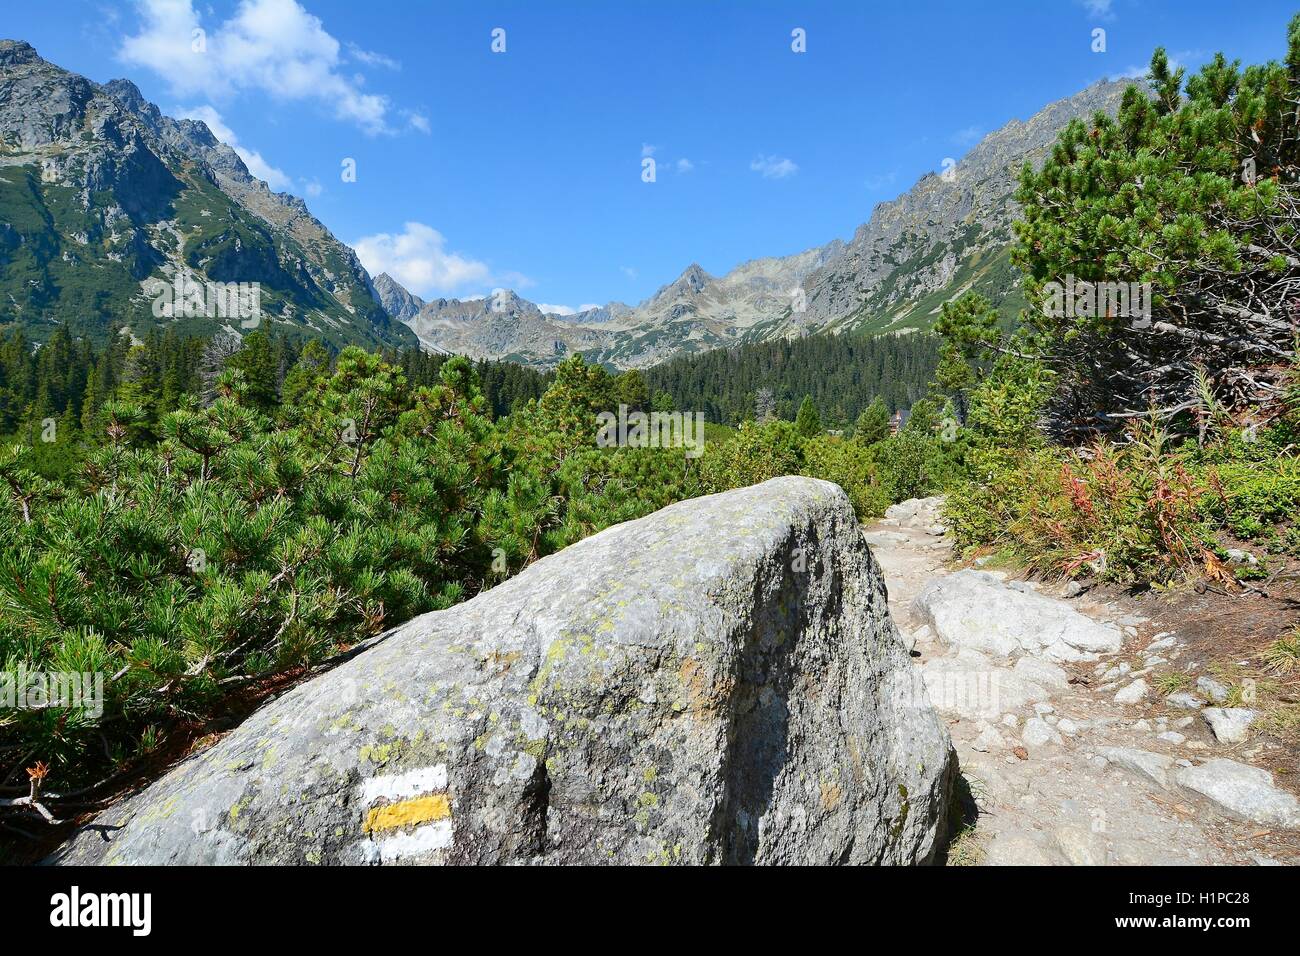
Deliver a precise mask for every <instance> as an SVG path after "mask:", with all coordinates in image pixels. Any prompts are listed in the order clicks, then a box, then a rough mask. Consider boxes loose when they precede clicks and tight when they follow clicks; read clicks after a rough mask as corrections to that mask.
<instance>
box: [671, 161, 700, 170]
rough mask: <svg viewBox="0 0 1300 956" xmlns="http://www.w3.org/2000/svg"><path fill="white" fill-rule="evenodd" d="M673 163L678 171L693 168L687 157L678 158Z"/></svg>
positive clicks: (693, 165)
mask: <svg viewBox="0 0 1300 956" xmlns="http://www.w3.org/2000/svg"><path fill="white" fill-rule="evenodd" d="M674 165H675V166H676V167H677V171H678V172H679V173H689V172H690V171H691V170H692V169H694V168H695V164H694V163H692V162H691V161H690V160H689V159H679V160H677V162H676V163H675V164H674Z"/></svg>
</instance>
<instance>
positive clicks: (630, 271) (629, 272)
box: [618, 266, 637, 279]
mask: <svg viewBox="0 0 1300 956" xmlns="http://www.w3.org/2000/svg"><path fill="white" fill-rule="evenodd" d="M618 271H619V272H621V273H623V275H625V276H627V277H628V278H629V279H635V278H636V277H637V271H636V269H634V268H633V267H632V266H619V267H618Z"/></svg>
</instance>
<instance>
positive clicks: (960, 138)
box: [952, 126, 984, 146]
mask: <svg viewBox="0 0 1300 956" xmlns="http://www.w3.org/2000/svg"><path fill="white" fill-rule="evenodd" d="M983 138H984V130H983V129H981V128H980V127H978V126H967V127H966V128H965V129H959V130H957V132H955V133H953V134H952V141H953V142H954V143H956V144H957V145H958V146H971V145H973V144H974V143H977V142H979V141H980V140H981V139H983Z"/></svg>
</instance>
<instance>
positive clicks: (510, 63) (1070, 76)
mask: <svg viewBox="0 0 1300 956" xmlns="http://www.w3.org/2000/svg"><path fill="white" fill-rule="evenodd" d="M1297 8H1300V5H1297V4H1295V3H1291V4H1288V3H1274V2H1268V0H1259V2H1255V3H1252V4H1251V5H1250V15H1249V16H1243V15H1242V13H1241V11H1240V10H1239V9H1238V5H1237V4H1235V3H1230V2H1225V0H996V2H992V0H990V2H971V0H910V2H906V3H893V2H889V3H885V2H871V0H855V2H850V0H841V2H815V0H813V2H810V0H804V2H762V0H752V2H710V0H693V2H687V0H657V2H655V3H653V4H647V3H634V2H631V0H618V2H616V0H608V2H596V0H583V2H579V0H521V2H493V0H477V2H458V0H439V2H428V0H369V2H366V3H359V2H357V0H298V2H295V0H213V2H211V3H205V2H201V0H200V2H191V0H140V2H128V0H123V2H121V3H109V2H107V0H40V2H38V3H17V2H15V0H9V2H7V3H6V5H5V10H4V13H3V15H2V16H0V36H5V37H11V38H16V39H25V40H27V41H29V42H30V43H32V44H33V45H34V46H35V47H36V49H37V50H38V51H39V52H40V53H41V54H42V55H43V56H44V57H45V58H46V59H48V60H51V61H52V62H54V63H57V64H59V65H60V66H63V67H65V68H67V69H71V70H74V71H76V72H78V73H82V74H85V75H86V76H89V77H90V78H91V79H94V80H98V81H105V80H108V79H112V78H114V77H118V76H126V77H128V78H129V79H131V80H133V81H134V82H135V83H136V84H137V85H138V86H139V87H140V89H141V90H142V91H143V92H144V94H145V96H146V97H147V98H148V99H150V100H152V101H154V102H156V103H158V104H159V105H160V106H161V107H162V109H163V111H164V112H166V113H169V114H171V115H192V116H199V117H202V118H205V119H208V120H210V121H211V122H210V125H212V126H213V127H214V131H215V132H217V133H218V135H220V136H221V137H222V138H224V139H226V140H227V141H228V142H229V141H231V140H234V142H233V143H232V145H236V146H237V147H238V148H239V149H240V150H241V151H242V152H243V154H244V155H245V158H246V161H248V162H249V164H250V167H251V168H253V169H254V171H255V172H257V173H258V174H259V175H261V176H262V177H263V178H266V179H268V181H270V182H271V183H272V185H273V187H275V188H278V189H286V190H288V191H290V192H294V193H296V194H298V195H301V196H303V197H304V198H305V199H306V200H307V202H308V204H309V206H310V207H311V209H312V212H313V213H314V214H315V215H316V216H317V217H318V218H319V219H321V220H322V221H323V222H324V223H325V224H326V225H327V226H328V227H329V228H330V229H331V230H333V232H334V233H335V235H337V236H338V237H339V238H340V239H342V240H344V241H345V242H348V243H349V244H352V245H353V246H354V247H356V248H357V249H358V251H359V252H360V253H361V255H362V260H363V262H365V263H366V264H367V265H368V266H371V267H374V268H376V269H378V268H387V269H388V270H389V271H390V272H393V274H394V275H396V276H397V277H398V278H399V279H401V280H403V281H404V282H406V284H407V285H408V286H409V287H410V288H411V290H412V291H413V292H416V293H418V294H420V295H422V296H424V297H425V298H430V297H436V296H440V295H444V296H461V297H465V296H470V295H482V294H485V293H487V292H489V291H491V290H492V289H493V288H497V287H511V288H515V289H517V290H518V291H519V292H520V294H521V295H524V296H525V297H526V298H529V299H532V300H533V301H536V302H541V303H544V304H547V305H554V306H564V307H567V308H577V307H580V306H582V305H585V304H589V303H604V302H606V301H610V300H614V299H619V300H623V301H626V302H630V303H635V302H637V301H639V300H641V299H643V298H644V297H646V296H647V295H649V294H651V293H652V292H653V291H654V290H655V289H656V288H657V287H658V286H660V285H662V284H664V283H666V282H670V281H671V280H672V279H674V278H675V277H676V276H677V275H678V274H679V273H680V272H681V271H682V269H684V268H685V267H686V266H687V265H688V264H689V263H691V262H692V261H696V262H699V263H700V265H701V266H703V267H704V268H705V269H706V270H708V271H709V272H712V273H714V274H715V275H718V274H721V273H723V272H726V271H727V270H728V269H730V268H732V267H734V266H735V265H737V264H739V263H740V262H743V261H745V260H746V259H751V258H755V257H759V256H767V255H787V254H790V253H793V252H798V251H800V250H802V249H806V248H809V247H811V246H815V245H820V244H823V243H825V242H827V241H829V240H830V239H832V238H833V237H836V236H839V237H841V238H845V239H847V238H848V237H849V236H851V235H852V232H853V230H854V229H855V228H856V226H857V225H858V224H859V223H861V222H863V221H865V220H866V219H867V218H868V216H869V215H870V213H871V210H872V208H873V206H874V205H875V204H876V203H877V202H880V201H882V200H885V199H890V198H892V197H894V196H896V195H897V194H899V193H900V192H903V191H905V190H906V189H907V188H908V187H909V186H910V185H911V184H912V183H913V182H915V181H916V179H917V178H919V177H920V176H921V175H923V174H924V173H925V172H926V171H929V170H938V169H939V168H940V166H941V164H942V162H943V159H944V158H945V157H953V158H960V157H961V155H962V154H963V153H964V152H965V151H966V150H968V149H969V148H970V147H971V146H972V145H973V144H974V143H975V142H976V141H977V140H978V139H979V137H980V136H981V135H982V134H983V133H985V132H988V131H989V130H992V129H995V128H997V127H998V126H1000V125H1002V124H1004V123H1006V122H1007V121H1008V120H1010V119H1012V118H1021V119H1024V118H1027V117H1028V116H1029V115H1031V114H1032V113H1033V112H1035V111H1036V110H1037V109H1038V108H1040V107H1041V106H1043V105H1044V104H1046V103H1048V102H1050V101H1051V100H1054V99H1058V98H1060V97H1063V96H1067V95H1069V94H1071V93H1074V92H1076V91H1077V90H1079V89H1081V88H1083V87H1084V86H1086V85H1088V84H1089V83H1092V82H1094V81H1096V80H1097V79H1099V78H1101V77H1102V76H1119V75H1123V74H1129V73H1132V72H1133V71H1135V70H1140V69H1141V68H1142V67H1144V66H1145V64H1146V63H1147V61H1148V60H1149V58H1150V54H1151V50H1152V49H1153V48H1154V47H1155V46H1156V45H1160V44H1163V45H1164V46H1165V47H1166V48H1168V49H1169V51H1170V52H1171V55H1173V56H1174V57H1175V58H1176V59H1177V60H1178V61H1180V62H1182V63H1184V64H1186V65H1188V66H1189V67H1193V68H1194V67H1196V66H1198V65H1199V64H1200V63H1202V62H1204V61H1205V60H1206V59H1208V58H1209V57H1210V56H1211V55H1212V54H1213V53H1214V52H1216V51H1218V50H1223V51H1224V52H1225V53H1227V54H1228V55H1229V57H1233V58H1240V59H1241V60H1242V61H1243V62H1246V63H1249V62H1257V61H1261V60H1265V59H1269V58H1276V57H1280V56H1281V55H1282V53H1283V36H1284V32H1285V30H1284V28H1285V24H1286V22H1287V20H1288V19H1289V17H1290V16H1291V14H1292V13H1294V12H1295V10H1296V9H1297ZM497 28H500V29H503V30H504V31H505V52H503V53H494V52H493V51H492V42H493V37H492V31H493V30H495V29H497ZM796 28H799V29H802V30H804V31H805V34H806V52H804V53H795V52H794V51H793V50H792V49H791V46H792V43H793V42H794V41H793V40H792V36H791V32H792V30H794V29H796ZM1095 28H1101V29H1104V30H1105V31H1106V35H1105V39H1106V50H1105V52H1104V53H1095V52H1093V51H1092V49H1091V47H1092V45H1093V36H1092V31H1093V30H1094V29H1095ZM195 29H200V30H202V31H204V32H203V34H202V35H201V38H202V41H203V42H202V43H201V44H199V46H200V47H201V50H200V52H195V49H194V46H195V36H196V35H195V34H194V32H193V31H194V30H195ZM646 156H648V157H649V158H652V159H653V160H654V161H655V172H656V181H655V182H653V183H647V182H643V181H642V169H643V163H642V161H643V158H644V157H646ZM345 159H353V160H355V163H356V181H355V182H344V181H342V177H341V173H342V164H343V161H344V160H345Z"/></svg>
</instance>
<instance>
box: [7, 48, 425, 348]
mask: <svg viewBox="0 0 1300 956" xmlns="http://www.w3.org/2000/svg"><path fill="white" fill-rule="evenodd" d="M178 270H179V271H181V272H182V273H184V274H188V275H190V276H192V277H193V278H194V280H195V281H196V282H198V283H204V282H208V281H211V282H234V283H254V282H255V283H258V284H259V286H260V289H261V318H262V319H263V320H264V321H262V322H259V324H258V325H259V327H264V328H276V329H281V330H293V331H295V332H297V333H299V334H302V335H304V336H313V337H321V338H324V339H326V340H327V341H331V342H333V343H334V344H336V345H342V344H347V343H357V344H362V345H367V346H377V345H408V344H409V345H413V344H415V337H414V336H413V335H412V333H411V332H410V331H409V330H408V329H407V328H406V327H405V326H404V325H402V324H401V323H399V322H394V321H392V320H391V319H390V317H389V315H388V313H387V312H386V311H385V310H384V309H383V307H382V306H381V305H380V304H379V302H378V300H377V298H376V296H375V294H374V293H373V291H372V288H371V283H370V278H369V276H368V275H367V274H366V271H365V269H363V268H362V267H361V264H360V262H359V261H358V260H357V257H356V255H355V254H354V253H353V251H352V250H351V249H350V248H349V247H348V246H346V245H344V244H343V243H341V242H339V241H338V240H337V239H335V238H334V236H333V235H331V234H330V232H329V230H328V229H326V228H325V227H324V226H323V225H322V224H321V223H320V222H319V221H317V220H316V219H315V218H313V217H312V216H311V214H310V212H309V211H308V210H307V207H306V205H305V204H304V203H303V202H302V200H301V199H298V198H297V197H294V196H290V195H287V194H283V193H273V192H271V190H270V189H269V188H268V187H267V185H266V184H265V183H263V182H262V181H261V180H258V179H256V178H254V177H253V176H252V175H251V174H250V173H249V171H248V169H247V167H246V166H245V165H244V163H243V161H242V160H241V159H240V158H239V156H238V155H237V154H236V153H235V151H234V150H233V149H231V148H230V147H229V146H227V145H226V144H224V143H221V142H220V141H218V140H217V139H216V137H215V136H213V135H212V132H211V130H209V129H208V127H207V125H206V124H204V123H203V122H201V121H198V120H175V119H171V118H170V117H166V116H163V115H162V113H161V112H160V111H159V109H158V108H157V107H156V106H155V105H153V104H152V103H149V102H148V101H146V100H145V99H144V97H143V96H142V95H141V94H140V91H139V90H138V89H137V88H136V87H135V85H134V84H132V83H130V82H129V81H127V80H112V81H110V82H108V83H105V84H98V83H95V82H93V81H91V80H88V79H86V78H85V77H82V76H79V75H77V74H75V73H71V72H69V71H67V70H64V69H61V68H60V67H58V66H55V65H54V64H52V63H49V62H47V61H46V60H43V59H42V58H41V57H40V56H39V55H38V54H37V52H36V51H35V50H34V49H33V48H32V47H31V46H30V45H29V44H27V43H23V42H21V41H14V40H0V325H3V324H7V323H17V324H19V325H21V326H22V327H23V328H24V330H25V331H27V332H28V333H29V334H30V335H31V337H32V338H34V339H36V340H37V341H39V340H41V339H43V338H44V337H45V336H46V335H48V333H49V331H50V330H51V329H52V328H53V327H54V325H55V324H56V323H60V322H66V323H67V324H68V325H69V326H70V327H71V329H72V331H73V332H74V334H77V335H84V336H86V337H89V338H91V339H102V338H103V337H104V336H105V335H107V334H108V331H109V329H110V328H111V327H112V326H113V325H115V324H116V325H120V326H121V327H122V328H123V329H124V330H126V331H128V332H129V333H130V334H132V335H134V336H137V337H138V336H141V335H143V334H144V333H146V332H147V331H149V330H150V329H153V328H158V327H168V326H171V327H175V328H177V330H178V331H182V332H185V333H211V332H215V331H217V330H218V329H219V328H222V327H223V326H224V327H232V323H231V322H230V321H229V320H228V319H223V318H220V317H209V316H207V315H199V316H189V317H179V316H178V317H169V316H165V315H164V316H161V317H160V316H157V315H155V314H154V308H153V304H154V303H153V298H154V294H155V292H156V289H157V288H158V283H159V282H161V283H167V284H170V283H172V281H173V280H174V278H175V276H176V274H177V271H178ZM234 326H235V327H238V326H240V323H238V322H236V323H234ZM242 327H243V328H248V327H249V326H242Z"/></svg>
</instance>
